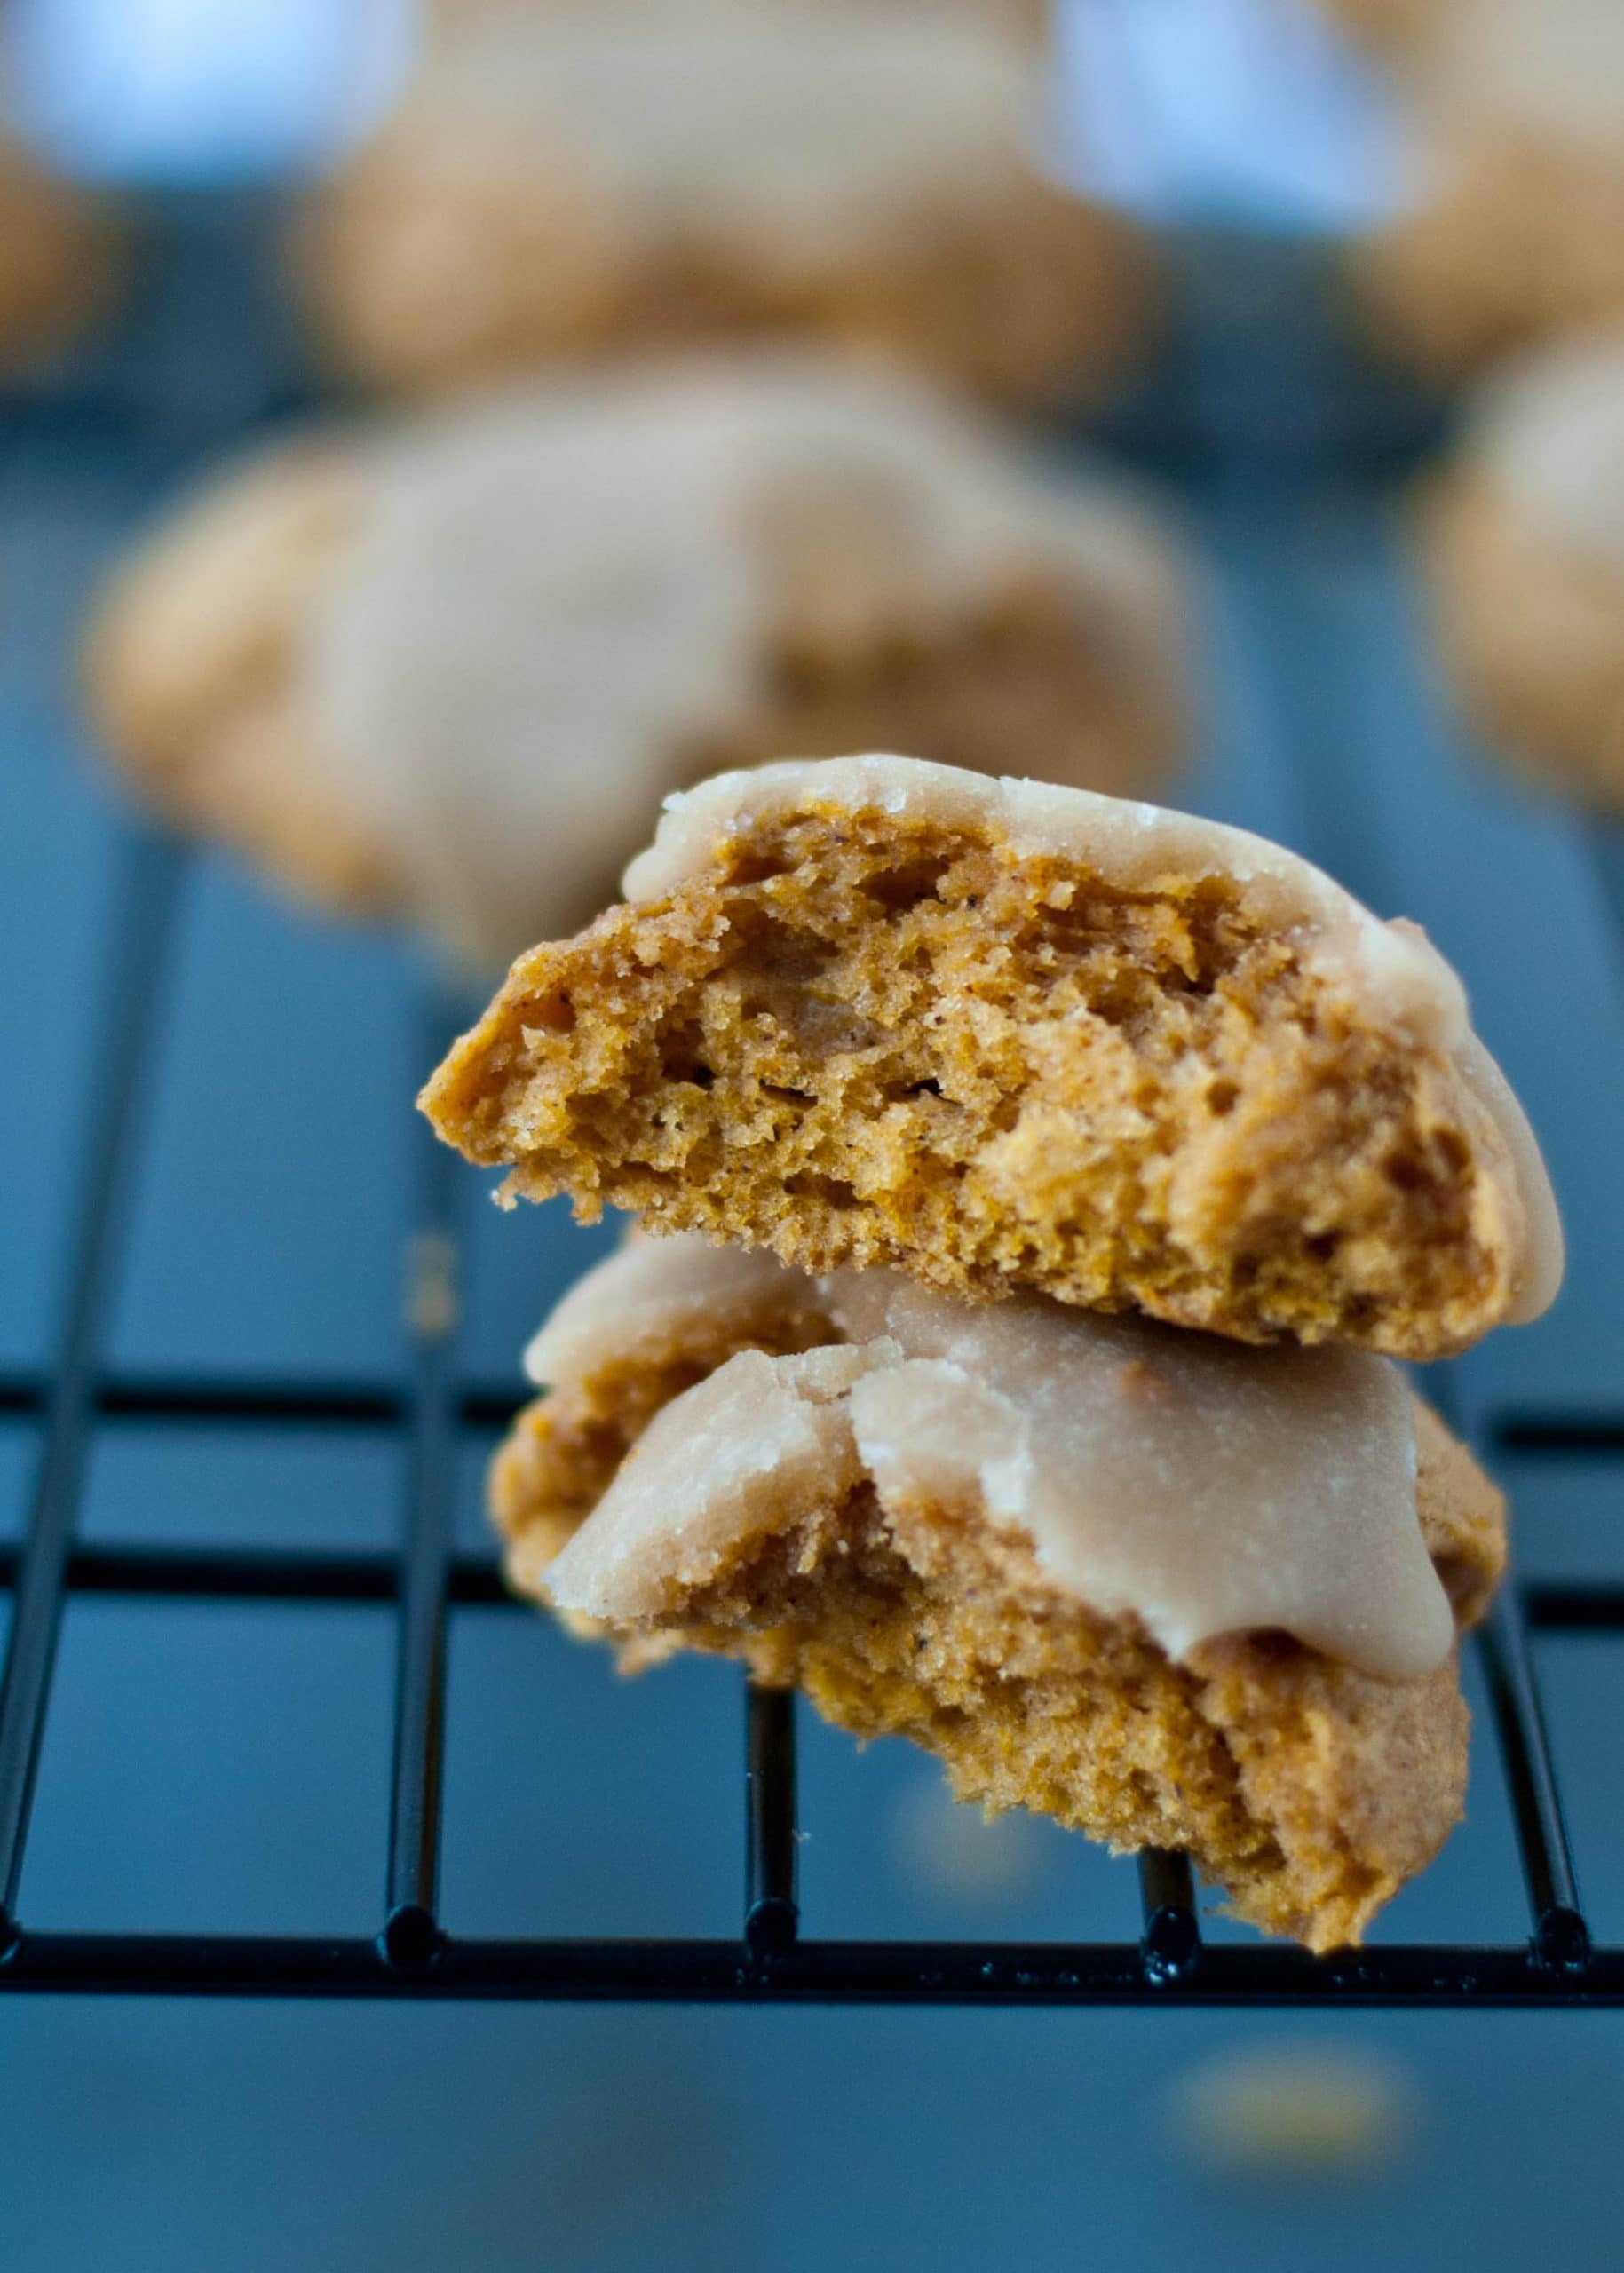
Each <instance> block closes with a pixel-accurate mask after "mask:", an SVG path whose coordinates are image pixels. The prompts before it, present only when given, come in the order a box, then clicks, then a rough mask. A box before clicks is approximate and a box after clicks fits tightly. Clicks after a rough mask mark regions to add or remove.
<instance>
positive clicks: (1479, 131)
mask: <svg viewBox="0 0 1624 2273" xmlns="http://www.w3.org/2000/svg"><path fill="white" fill-rule="evenodd" d="M1414 32H1415V36H1414V38H1413V40H1411V41H1410V43H1409V44H1408V45H1407V47H1406V52H1405V55H1404V58H1403V60H1402V62H1401V63H1400V64H1399V65H1398V66H1397V67H1396V68H1395V89H1396V93H1397V98H1398V104H1399V109H1400V144H1401V156H1400V162H1399V170H1400V181H1399V184H1398V204H1397V210H1396V212H1395V214H1394V217H1393V218H1392V219H1391V220H1390V222H1389V223H1388V224H1387V225H1386V226H1383V227H1382V228H1381V229H1380V230H1378V231H1377V232H1376V233H1375V234H1374V235H1373V236H1372V237H1371V239H1370V240H1369V241H1368V242H1367V244H1366V245H1365V246H1364V247H1363V248H1362V249H1360V251H1359V255H1358V257H1357V259H1356V264H1355V273H1356V281H1357V288H1358V290H1359V296H1360V297H1361V299H1362V301H1363V303H1364V305H1365V308H1366V311H1367V314H1368V316H1369V319H1370V321H1371V322H1372V323H1373V324H1374V327H1375V329H1377V330H1378V332H1379V333H1380V334H1381V335H1382V337H1384V338H1385V339H1386V341H1387V342H1388V343H1389V344H1390V345H1391V346H1393V347H1394V348H1396V349H1397V350H1398V352H1399V353H1400V355H1401V356H1403V357H1404V358H1405V359H1406V360H1409V361H1410V362H1412V363H1414V365H1416V366H1417V367H1419V368H1421V369H1422V370H1423V371H1425V372H1426V373H1428V374H1429V375H1430V376H1434V377H1438V378H1443V379H1449V378H1454V377H1456V376H1460V375H1461V374H1462V373H1466V372H1469V371H1470V370H1472V369H1474V368H1477V367H1480V366H1481V365H1483V364H1484V363H1485V362H1487V361H1489V360H1492V359H1493V358H1494V357H1496V356H1499V355H1502V354H1504V353H1506V352H1510V351H1515V350H1516V349H1517V348H1519V347H1521V346H1524V345H1529V344H1532V343H1533V342H1535V341H1537V340H1540V339H1542V338H1547V337H1553V336H1555V335H1558V334H1561V333H1563V332H1566V331H1572V330H1575V329H1584V328H1586V327H1591V326H1594V325H1596V324H1597V323H1602V322H1606V321H1610V320H1611V319H1612V318H1613V317H1614V316H1624V8H1620V7H1619V6H1618V4H1617V0H1437V4H1435V5H1432V6H1430V7H1429V8H1427V9H1426V10H1425V11H1424V12H1422V15H1421V16H1420V18H1419V20H1417V22H1416V24H1415V27H1414Z"/></svg>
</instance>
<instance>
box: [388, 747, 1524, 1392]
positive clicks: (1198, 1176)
mask: <svg viewBox="0 0 1624 2273" xmlns="http://www.w3.org/2000/svg"><path fill="white" fill-rule="evenodd" d="M624 889H625V892H626V900H625V903H624V904H623V905H622V906H619V907H614V908H612V909H610V910H608V911H607V912H606V914H605V915H602V916H601V917H600V918H599V919H598V922H597V923H594V924H593V925H592V926H591V928H590V930H588V931H584V932H582V934H581V935H580V936H579V937H578V938H576V939H572V940H566V941H565V942H563V943H561V944H560V945H558V946H540V947H537V948H535V950H533V952H532V953H530V954H527V955H524V956H521V957H520V958H519V961H518V962H516V963H515V964H514V966H513V969H512V970H511V973H510V974H509V978H508V980H507V983H506V985H505V986H503V989H502V991H501V992H500V994H498V995H497V996H496V998H495V1001H494V1002H493V1003H492V1004H491V1006H490V1008H489V1010H487V1012H486V1015H485V1017H484V1018H482V1019H481V1021H480V1022H479V1026H476V1027H475V1028H474V1030H473V1031H472V1032H471V1034H467V1035H465V1036H464V1037H463V1040H462V1041H460V1042H459V1043H458V1044H457V1045H456V1048H455V1049H453V1050H452V1052H451V1053H450V1055H449V1057H448V1058H447V1060H446V1062H445V1064H444V1065H442V1066H441V1067H440V1071H439V1072H438V1073H436V1074H435V1076H434V1078H433V1080H432V1081H431V1082H430V1083H429V1085H428V1087H427V1089H425V1090H424V1098H423V1103H424V1109H425V1110H426V1112H427V1113H428V1114H429V1116H430V1118H431V1120H432V1121H433V1122H434V1124H435V1126H436V1128H437V1129H439V1130H440V1134H441V1135H442V1136H443V1137H446V1138H447V1139H448V1141H449V1142H451V1143H452V1144H456V1145H457V1146H458V1147H459V1149H460V1150H462V1151H463V1152H464V1153H465V1154H466V1155H467V1157H468V1158H469V1159H470V1160H477V1161H479V1162H482V1163H485V1164H487V1165H491V1164H504V1165H506V1166H507V1167H508V1168H510V1169H511V1176H510V1178H509V1190H510V1191H511V1192H519V1193H522V1194H524V1195H526V1196H527V1197H530V1198H534V1199H537V1200H541V1199H545V1198H548V1197H549V1196H551V1194H553V1193H555V1192H567V1193H568V1194H569V1195H570V1196H571V1198H572V1199H573V1200H574V1202H575V1205H576V1208H577V1212H578V1213H580V1214H581V1215H582V1216H587V1217H590V1216H595V1215H596V1214H597V1213H598V1210H599V1208H601V1207H602V1206H603V1205H604V1204H606V1203H607V1204H610V1205H613V1206H615V1207H620V1208H627V1209H629V1210H630V1211H632V1212H634V1213H638V1214H640V1215H642V1216H645V1217H646V1220H647V1221H648V1223H649V1224H650V1225H651V1227H654V1228H656V1229H663V1230H668V1231H675V1230H685V1229H694V1230H699V1231H702V1232H706V1233H708V1234H709V1236H711V1237H712V1238H717V1239H732V1240H735V1241H738V1242H740V1243H741V1244H744V1245H748V1246H759V1247H771V1248H772V1249H773V1250H774V1251H775V1252H776V1253H777V1254H778V1255H780V1256H781V1257H782V1258H783V1259H784V1260H785V1261H787V1262H791V1263H798V1264H800V1265H801V1266H802V1267H803V1268H804V1269H807V1270H810V1271H829V1270H833V1269H836V1268H838V1267H841V1266H844V1265H857V1266H860V1267H861V1266H867V1265H870V1264H880V1263H883V1264H896V1265H899V1266H901V1267H902V1268H904V1269H905V1270H907V1271H912V1272H914V1273H915V1274H916V1275H917V1276H919V1277H920V1278H922V1279H927V1280H929V1281H931V1283H933V1284H935V1285H936V1286H938V1287H942V1288H944V1289H946V1290H947V1291H948V1292H950V1293H954V1294H958V1295H970V1296H972V1297H982V1298H986V1297H995V1296H999V1295H1007V1294H1009V1293H1010V1292H1011V1291H1012V1290H1014V1289H1017V1288H1021V1287H1030V1288H1033V1289H1035V1290H1036V1291H1038V1292H1041V1293H1043V1294H1047V1295H1055V1296H1058V1298H1059V1299H1060V1300H1062V1301H1063V1302H1066V1303H1083V1304H1088V1305H1090V1306H1093V1307H1096V1308H1099V1309H1104V1310H1124V1309H1130V1308H1133V1309H1138V1310H1141V1311H1146V1312H1148V1313H1150V1314H1151V1315H1153V1316H1154V1317H1157V1318H1161V1319H1168V1321H1170V1322H1172V1323H1174V1324H1176V1325H1181V1326H1190V1327H1205V1328H1208V1329H1210V1330H1212V1331H1214V1332H1216V1333H1221V1334H1232V1335H1236V1336H1238V1337H1240V1339H1242V1340H1246V1341H1255V1342H1267V1341H1272V1340H1276V1339H1278V1338H1279V1337H1282V1336H1295V1338H1297V1339H1299V1340H1301V1341H1303V1342H1325V1341H1331V1340H1341V1341H1345V1342H1357V1343H1360V1344H1363V1345H1364V1346H1366V1347H1367V1348H1369V1349H1373V1350H1385V1351H1388V1352H1390V1354H1392V1355H1395V1356H1402V1357H1409V1358H1431V1357H1438V1356H1440V1355H1442V1354H1443V1353H1445V1352H1446V1351H1449V1350H1459V1349H1462V1348H1464V1347H1465V1346H1466V1345H1467V1344H1468V1343H1470V1342H1473V1341H1475V1340H1476V1339H1477V1336H1478V1335H1480V1334H1484V1333H1485V1332H1486V1331H1487V1330H1488V1329H1489V1327H1492V1326H1494V1325H1497V1324H1499V1323H1500V1322H1501V1321H1502V1320H1506V1319H1526V1318H1532V1317H1533V1316H1536V1315H1537V1314H1538V1313H1539V1312H1540V1311H1541V1310H1543V1309H1544V1307H1545V1306H1546V1304H1547V1303H1549V1301H1550V1299H1551V1297H1552V1295H1553V1294H1554V1293H1555V1290H1556V1287H1557V1280H1558V1279H1559V1277H1560V1274H1561V1263H1562V1244H1561V1234H1560V1229H1559V1226H1558V1224H1557V1215H1556V1209H1555V1206H1554V1203H1553V1201H1552V1200H1551V1196H1550V1190H1549V1184H1548V1183H1547V1181H1546V1178H1545V1174H1544V1170H1543V1168H1542V1167H1541V1161H1540V1157H1539V1152H1538V1150H1537V1148H1536V1146H1535V1144H1534V1143H1533V1137H1532V1136H1531V1135H1530V1133H1529V1130H1528V1127H1527V1123H1526V1121H1525V1120H1524V1118H1523V1115H1522V1113H1521V1111H1520V1109H1519V1107H1518V1106H1517V1103H1516V1100H1515V1099H1514V1098H1513V1097H1512V1096H1511V1093H1510V1091H1509V1089H1508V1088H1507V1086H1506V1083H1505V1081H1504V1079H1503V1077H1502V1076H1501V1074H1500V1073H1499V1072H1498V1070H1497V1069H1496V1067H1495V1066H1494V1065H1493V1061H1492V1060H1491V1059H1490V1057H1488V1054H1487V1052H1486V1051H1485V1049H1484V1048H1483V1045H1482V1044H1481V1042H1480V1041H1477V1037H1476V1036H1475V1035H1474V1034H1473V1033H1472V1032H1471V1030H1470V1025H1469V1022H1468V1018H1467V1010H1466V1002H1465V996H1464V994H1463V993H1462V987H1461V983H1460V981H1459V979H1458V978H1456V977H1455V975H1454V971H1453V970H1451V969H1450V968H1449V966H1448V965H1447V964H1446V962H1444V961H1443V959H1442V957H1441V956H1439V955H1438V954H1437V953H1436V952H1435V951H1434V950H1433V949H1432V948H1431V947H1430V946H1429V945H1428V944H1427V941H1426V939H1425V938H1424V937H1423V935H1422V933H1421V932H1419V931H1417V930H1415V928H1414V926H1413V925H1409V924H1403V923H1400V924H1389V923H1382V922H1380V921H1379V920H1378V919H1377V918H1376V917H1375V916H1374V915H1371V914H1370V913H1369V912H1368V910H1367V909H1365V908H1364V907H1360V906H1359V903H1358V902H1357V901H1356V900H1354V899H1351V898H1350V897H1349V895H1348V894H1347V893H1345V892H1344V891H1341V890H1340V889H1339V887H1338V886H1336V885H1335V884H1334V883H1332V882H1331V880H1330V879H1329V878H1328V877H1327V876H1325V875H1322V874H1321V873H1320V872H1319V870H1318V869H1317V868H1312V867H1310V866H1309V865H1308V864H1307V863H1306V862H1305V861H1303V860H1301V859H1297V858H1296V857H1295V855H1293V854H1291V853H1288V852H1286V851H1282V850H1281V849H1280V848H1279V846H1276V845H1272V844H1268V843H1264V841H1263V840H1262V839H1260V838H1257V837H1254V836H1247V835H1245V834H1244V833H1242V832H1240V831H1239V830H1235V829H1229V828H1220V827H1218V826H1217V825H1216V823H1212V822H1208V821H1202V820H1193V819H1192V818H1190V817H1188V816H1186V815H1184V814H1180V813H1173V812H1163V811H1161V810H1160V809H1158V808H1157V807H1154V806H1150V805H1143V804H1128V803H1125V802H1119V801H1117V800H1114V799H1111V798H1104V797H1097V796H1090V795H1089V794H1087V793H1086V792H1084V791H1081V790H1066V789H1056V788H1047V787H1044V786H1042V785H1039V784H1037V783H1034V782H1028V781H1013V780H1002V781H992V780H986V779H984V778H982V777H980V776H978V775H974V774H970V773H963V772H954V771H951V770H949V769H947V768H946V767H941V766H933V765H926V764H921V763H919V762H918V761H916V760H913V759H908V758H899V757H888V756H875V757H862V758H849V759H836V760H832V761H830V762H829V763H828V764H825V765H821V766H816V765H799V764H785V765H777V766H768V767H764V768H762V769H761V770H760V771H758V772H755V773H752V774H738V773H735V774H731V775H726V776H724V777H722V778H720V779H718V780H715V781H711V782H708V783H706V784H705V785H704V786H703V787H702V788H699V789H697V790H694V791H693V792H692V793H690V794H689V795H688V796H684V797H680V798H677V799H674V800H673V801H672V802H671V803H670V804H669V806H668V809H667V812H666V814H665V817H664V819H663V820H662V821H661V826H660V830H659V834H658V836H656V838H655V840H654V845H653V847H652V848H651V850H650V851H647V852H646V853H644V854H642V855H641V856H640V857H639V858H638V859H636V860H634V861H633V862H632V864H631V866H630V868H629V869H628V870H627V872H626V876H625V883H624Z"/></svg>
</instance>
